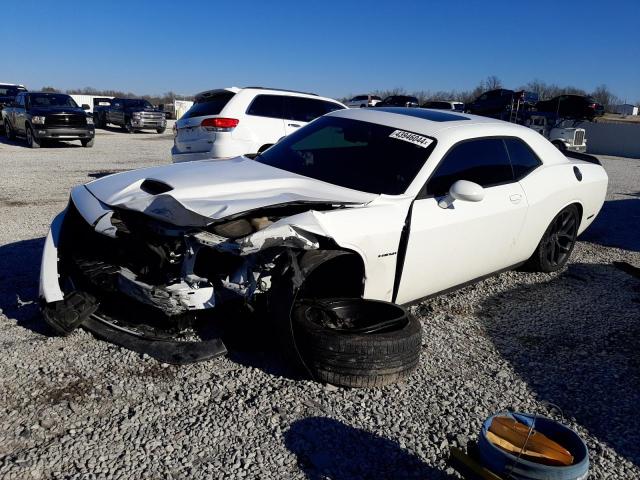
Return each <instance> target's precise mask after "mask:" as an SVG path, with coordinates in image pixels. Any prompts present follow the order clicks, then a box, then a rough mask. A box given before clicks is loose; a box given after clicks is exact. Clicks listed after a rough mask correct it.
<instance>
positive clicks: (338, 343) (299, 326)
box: [292, 298, 422, 387]
mask: <svg viewBox="0 0 640 480" xmlns="http://www.w3.org/2000/svg"><path fill="white" fill-rule="evenodd" d="M292 320H293V328H294V334H295V338H296V344H297V348H298V350H299V353H300V356H301V357H302V359H303V360H304V362H305V364H306V366H307V368H308V369H309V370H310V371H311V373H312V375H313V376H314V377H315V378H316V379H318V380H320V381H322V382H326V383H331V384H334V385H340V386H344V387H379V386H382V385H388V384H390V383H394V382H398V381H401V380H403V379H405V378H407V377H409V375H410V374H411V373H412V372H413V371H414V370H415V369H416V367H417V365H418V359H419V357H420V347H421V334H422V329H421V327H420V323H419V322H418V321H417V320H416V319H415V318H414V317H413V316H412V315H410V314H408V313H407V312H406V311H405V310H404V309H403V308H402V307H400V306H398V305H395V304H392V303H388V302H380V301H374V300H363V299H359V298H356V299H328V300H319V301H306V300H305V301H302V302H300V303H298V304H296V305H295V306H294V308H293V310H292Z"/></svg>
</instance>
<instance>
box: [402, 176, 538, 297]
mask: <svg viewBox="0 0 640 480" xmlns="http://www.w3.org/2000/svg"><path fill="white" fill-rule="evenodd" d="M484 192H485V196H484V198H483V199H482V200H481V201H479V202H464V201H455V202H454V205H453V208H446V209H444V208H441V207H440V206H438V202H437V200H436V199H435V198H424V199H419V200H416V202H415V203H414V205H413V209H412V212H411V234H410V236H409V243H408V245H407V252H406V257H405V261H404V269H403V275H402V281H401V282H400V288H399V290H398V297H397V301H398V303H407V302H410V301H412V300H415V299H416V298H421V297H425V296H427V295H431V294H434V293H437V292H439V291H442V290H446V289H447V288H450V287H452V286H454V285H459V284H462V283H465V282H468V281H469V280H472V279H474V278H478V277H481V276H483V275H486V274H488V273H493V272H497V271H499V270H502V269H504V268H507V267H509V266H512V265H514V264H515V263H517V261H518V259H519V256H518V251H517V249H518V239H519V237H520V232H521V230H522V227H523V225H524V222H525V218H526V214H527V202H526V199H525V195H524V191H523V190H522V187H521V186H520V185H519V184H518V183H510V184H507V185H498V186H495V187H491V188H485V189H484ZM489 232H490V234H488V233H489ZM453 260H455V263H456V265H460V266H462V265H464V268H456V267H455V266H453V265H452V261H453ZM425 272H438V274H437V275H428V276H425Z"/></svg>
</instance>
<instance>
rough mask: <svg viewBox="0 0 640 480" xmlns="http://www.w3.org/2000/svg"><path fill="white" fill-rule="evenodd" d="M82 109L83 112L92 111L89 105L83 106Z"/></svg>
mask: <svg viewBox="0 0 640 480" xmlns="http://www.w3.org/2000/svg"><path fill="white" fill-rule="evenodd" d="M82 109H83V110H91V107H90V106H89V105H87V104H86V103H83V104H82Z"/></svg>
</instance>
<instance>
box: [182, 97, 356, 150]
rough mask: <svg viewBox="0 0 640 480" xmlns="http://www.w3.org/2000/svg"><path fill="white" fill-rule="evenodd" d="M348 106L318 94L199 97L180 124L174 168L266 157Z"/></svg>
mask: <svg viewBox="0 0 640 480" xmlns="http://www.w3.org/2000/svg"><path fill="white" fill-rule="evenodd" d="M344 108H346V107H345V105H343V104H342V103H339V102H337V101H335V100H332V99H330V98H324V97H319V96H318V95H315V94H313V93H303V92H295V91H292V90H280V89H274V88H262V87H247V88H238V87H230V88H223V89H219V90H209V91H206V92H202V93H199V94H198V95H196V99H195V103H194V104H193V106H192V107H191V108H190V109H189V110H188V111H187V112H186V113H185V114H184V115H183V116H182V117H181V118H180V119H179V120H178V121H177V122H176V123H175V126H174V135H175V138H174V145H173V148H172V149H171V155H172V158H173V161H174V162H185V161H191V160H202V159H206V158H227V157H235V156H238V155H244V154H249V153H261V152H263V151H264V150H266V149H267V148H269V147H270V146H271V145H273V144H275V143H276V142H278V140H280V139H281V138H282V137H285V136H286V135H289V134H290V133H292V132H295V131H296V130H297V129H299V128H300V127H302V126H304V125H306V124H307V123H309V122H310V121H311V120H314V119H316V118H318V117H321V116H322V115H324V114H325V113H329V112H332V111H334V110H342V109H344Z"/></svg>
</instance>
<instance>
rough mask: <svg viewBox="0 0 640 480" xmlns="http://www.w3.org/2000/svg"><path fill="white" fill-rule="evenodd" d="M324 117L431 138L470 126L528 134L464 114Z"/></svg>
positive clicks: (384, 112) (392, 111) (390, 112)
mask: <svg viewBox="0 0 640 480" xmlns="http://www.w3.org/2000/svg"><path fill="white" fill-rule="evenodd" d="M327 115H328V116H335V117H342V118H350V119H353V120H361V121H363V122H370V123H379V124H381V125H386V126H389V127H395V128H400V129H403V130H408V131H411V132H415V133H421V134H423V135H427V136H432V137H437V136H439V135H440V134H442V133H443V132H444V131H446V130H450V129H454V128H455V129H457V128H461V127H469V126H471V125H484V126H489V125H494V126H499V127H501V128H502V129H504V130H505V132H512V133H513V132H516V133H513V134H517V135H518V136H520V134H521V133H522V132H523V130H521V129H524V130H526V131H532V130H531V129H529V128H527V127H523V126H522V125H516V124H513V123H509V122H504V121H502V120H497V119H494V118H489V117H481V116H479V115H469V114H466V113H449V112H443V111H442V110H432V109H428V108H406V107H373V108H352V109H348V110H336V111H334V112H331V113H328V114H327ZM505 134H506V133H505Z"/></svg>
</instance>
